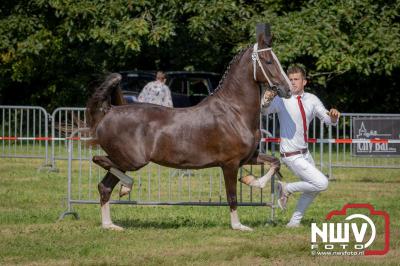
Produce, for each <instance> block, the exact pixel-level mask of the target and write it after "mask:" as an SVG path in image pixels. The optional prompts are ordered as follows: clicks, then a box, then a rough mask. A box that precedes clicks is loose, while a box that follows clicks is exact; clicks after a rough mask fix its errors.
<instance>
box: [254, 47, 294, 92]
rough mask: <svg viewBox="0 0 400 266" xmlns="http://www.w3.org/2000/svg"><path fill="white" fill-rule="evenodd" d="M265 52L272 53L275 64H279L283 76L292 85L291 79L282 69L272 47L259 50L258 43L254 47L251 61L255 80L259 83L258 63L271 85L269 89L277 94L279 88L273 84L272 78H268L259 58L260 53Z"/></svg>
mask: <svg viewBox="0 0 400 266" xmlns="http://www.w3.org/2000/svg"><path fill="white" fill-rule="evenodd" d="M264 51H271V54H272V57H273V59H274V60H275V62H276V63H277V64H278V66H279V69H280V71H281V74H282V75H283V77H284V78H285V80H286V82H287V83H288V84H289V85H290V81H289V78H288V77H287V75H286V73H285V71H283V68H282V66H281V63H280V62H279V59H278V57H276V55H275V53H274V51H272V48H271V47H268V48H264V49H260V50H258V44H257V43H255V44H254V46H253V53H252V54H251V59H252V60H253V73H254V80H255V81H257V78H256V73H257V63H258V66H259V67H260V68H261V72H262V73H263V75H264V77H265V79H266V80H267V81H268V85H269V87H270V88H271V90H273V91H275V92H278V90H279V87H278V86H276V85H274V84H273V83H272V82H271V80H270V78H269V77H268V75H267V73H266V72H265V70H264V67H263V65H262V64H261V60H260V57H259V56H258V53H260V52H264Z"/></svg>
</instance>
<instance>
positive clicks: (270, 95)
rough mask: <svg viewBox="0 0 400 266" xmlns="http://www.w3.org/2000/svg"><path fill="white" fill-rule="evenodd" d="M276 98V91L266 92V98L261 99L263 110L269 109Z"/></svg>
mask: <svg viewBox="0 0 400 266" xmlns="http://www.w3.org/2000/svg"><path fill="white" fill-rule="evenodd" d="M275 96H276V92H275V91H271V90H265V92H264V96H263V98H262V99H261V106H262V108H268V106H269V105H270V104H271V102H272V100H273V99H274V97H275Z"/></svg>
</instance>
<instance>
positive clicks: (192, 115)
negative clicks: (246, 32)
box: [86, 33, 290, 230]
mask: <svg viewBox="0 0 400 266" xmlns="http://www.w3.org/2000/svg"><path fill="white" fill-rule="evenodd" d="M257 40H258V41H257V43H256V44H254V47H249V48H247V49H244V50H243V51H242V52H240V53H239V54H238V55H236V56H235V57H234V58H233V59H232V61H231V63H230V65H229V66H228V68H227V70H226V72H225V74H224V76H223V78H222V79H221V82H220V85H219V86H218V88H217V89H216V91H215V92H214V93H213V94H212V95H210V96H208V97H207V98H205V99H204V100H203V101H202V102H200V103H199V104H198V105H196V106H194V107H190V108H168V107H163V106H158V105H153V104H146V103H134V104H130V105H122V106H113V105H112V103H113V101H115V98H118V97H116V95H117V94H118V93H119V82H120V80H121V76H120V75H119V74H111V75H109V76H108V77H107V78H106V80H105V81H104V83H103V84H102V85H101V86H100V87H99V88H98V89H97V90H96V91H95V93H94V94H93V96H92V97H91V99H89V101H88V103H87V110H86V113H87V117H88V123H89V125H90V127H91V129H92V131H91V132H92V136H93V138H94V142H96V143H98V144H99V145H100V146H101V147H102V148H103V150H104V151H105V152H106V153H107V156H94V157H93V161H94V162H95V163H96V164H98V165H100V166H101V167H103V168H104V169H106V170H108V172H107V174H106V175H105V177H104V178H103V180H102V181H101V182H100V183H99V185H98V188H99V193H100V203H101V210H102V226H103V227H104V228H108V229H116V230H120V229H122V228H121V227H119V226H117V225H114V224H113V223H112V221H111V216H110V207H109V200H110V196H111V192H112V190H113V189H114V187H115V185H116V184H117V183H118V182H119V181H120V180H121V182H122V183H124V182H123V178H121V176H120V175H118V172H119V173H124V172H126V171H135V170H138V169H140V168H141V167H143V166H145V165H146V164H148V163H149V162H154V163H157V164H160V165H163V166H167V167H174V168H181V169H200V168H206V167H216V166H217V167H221V168H222V171H223V174H224V180H225V188H226V195H227V201H228V203H229V206H230V214H231V226H232V228H233V229H237V230H251V229H250V228H249V227H247V226H244V225H242V224H241V223H240V221H239V217H238V214H237V196H236V186H237V174H238V169H239V167H240V166H242V165H244V164H261V163H264V162H270V163H271V162H274V163H275V164H273V166H274V167H272V168H271V169H270V174H273V173H274V172H275V171H277V170H279V161H278V163H276V161H277V159H276V158H274V157H272V156H267V155H262V154H258V151H257V145H258V143H259V141H260V138H261V134H260V129H259V123H260V104H261V102H260V91H259V83H267V85H269V88H270V89H274V90H276V91H277V92H278V94H279V95H280V96H281V97H289V96H290V82H289V80H288V78H287V76H286V74H285V73H284V72H283V70H282V67H281V66H280V63H279V60H278V59H277V57H276V56H275V54H274V53H273V51H272V49H271V37H270V36H267V35H266V34H265V33H260V34H258V36H257ZM125 185H126V184H125ZM128 185H129V184H128Z"/></svg>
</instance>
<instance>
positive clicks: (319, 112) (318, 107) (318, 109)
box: [313, 97, 337, 126]
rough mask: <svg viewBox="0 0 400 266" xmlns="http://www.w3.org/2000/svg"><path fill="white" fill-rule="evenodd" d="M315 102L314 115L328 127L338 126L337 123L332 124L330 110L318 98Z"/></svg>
mask: <svg viewBox="0 0 400 266" xmlns="http://www.w3.org/2000/svg"><path fill="white" fill-rule="evenodd" d="M313 100H314V115H315V116H317V117H318V118H319V119H320V120H321V121H323V122H324V123H325V124H326V125H332V126H336V125H337V121H336V122H335V123H333V122H332V120H331V117H330V116H329V115H328V110H327V109H326V108H325V106H324V105H323V103H322V102H321V100H320V99H318V98H317V97H315V98H314V99H313Z"/></svg>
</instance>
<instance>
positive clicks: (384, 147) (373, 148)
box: [353, 117, 400, 157]
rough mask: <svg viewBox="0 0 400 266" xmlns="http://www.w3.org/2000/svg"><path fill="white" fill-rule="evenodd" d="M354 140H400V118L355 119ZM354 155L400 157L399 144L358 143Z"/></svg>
mask: <svg viewBox="0 0 400 266" xmlns="http://www.w3.org/2000/svg"><path fill="white" fill-rule="evenodd" d="M353 139H400V117H399V118H397V117H393V118H375V117H374V118H359V117H355V118H353ZM353 155H356V156H358V155H373V156H389V157H390V156H399V155H400V144H399V143H369V142H366V143H356V144H353Z"/></svg>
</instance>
